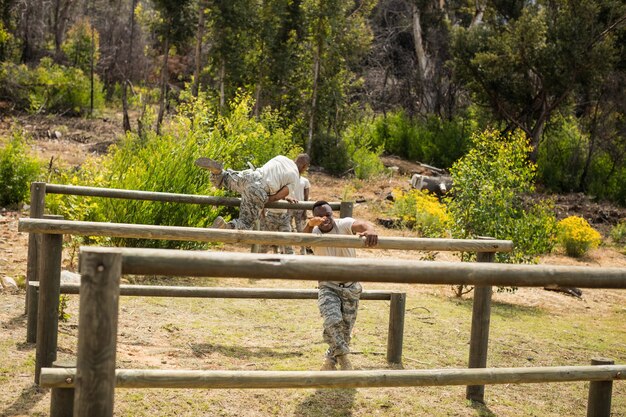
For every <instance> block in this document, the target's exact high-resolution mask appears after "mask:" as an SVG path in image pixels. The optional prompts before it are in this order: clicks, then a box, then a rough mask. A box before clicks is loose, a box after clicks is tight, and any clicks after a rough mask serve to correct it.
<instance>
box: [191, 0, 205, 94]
mask: <svg viewBox="0 0 626 417" xmlns="http://www.w3.org/2000/svg"><path fill="white" fill-rule="evenodd" d="M198 9H199V10H198V30H197V31H196V51H195V69H194V71H193V84H192V85H191V94H192V95H193V96H194V97H198V91H200V71H201V70H202V62H201V61H202V38H203V36H204V12H205V10H206V2H205V1H204V0H201V1H200V4H199V6H198Z"/></svg>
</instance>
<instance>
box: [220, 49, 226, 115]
mask: <svg viewBox="0 0 626 417" xmlns="http://www.w3.org/2000/svg"><path fill="white" fill-rule="evenodd" d="M225 78H226V62H225V61H224V60H222V66H221V67H220V108H224V105H225V104H226V97H225V93H224V83H225V82H226V80H225Z"/></svg>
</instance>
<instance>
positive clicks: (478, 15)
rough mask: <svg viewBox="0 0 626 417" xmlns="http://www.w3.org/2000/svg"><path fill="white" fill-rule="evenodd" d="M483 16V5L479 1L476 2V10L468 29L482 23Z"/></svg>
mask: <svg viewBox="0 0 626 417" xmlns="http://www.w3.org/2000/svg"><path fill="white" fill-rule="evenodd" d="M484 15H485V4H484V3H483V2H482V1H481V0H476V9H475V10H474V17H473V18H472V22H471V23H470V25H469V27H470V29H471V28H473V27H474V26H478V25H480V24H481V23H482V22H483V16H484Z"/></svg>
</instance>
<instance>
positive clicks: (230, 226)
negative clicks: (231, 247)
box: [211, 216, 234, 229]
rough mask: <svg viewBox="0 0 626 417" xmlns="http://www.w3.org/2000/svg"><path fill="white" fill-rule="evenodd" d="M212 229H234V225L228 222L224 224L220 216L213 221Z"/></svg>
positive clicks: (224, 221)
mask: <svg viewBox="0 0 626 417" xmlns="http://www.w3.org/2000/svg"><path fill="white" fill-rule="evenodd" d="M211 227H212V228H213V229H234V225H233V224H232V223H230V222H228V223H227V222H226V220H224V218H223V217H222V216H217V217H216V218H215V220H214V221H213V226H211Z"/></svg>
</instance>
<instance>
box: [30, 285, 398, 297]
mask: <svg viewBox="0 0 626 417" xmlns="http://www.w3.org/2000/svg"><path fill="white" fill-rule="evenodd" d="M29 285H30V286H33V287H38V286H39V283H38V282H33V283H30V284H29ZM79 293H80V284H61V294H79ZM317 294H318V290H316V289H297V288H293V289H292V288H231V287H228V288H227V287H185V286H165V285H163V286H161V285H129V284H122V285H120V295H124V296H139V297H187V298H243V299H257V298H258V299H268V300H317ZM395 294H404V293H402V292H399V291H382V290H367V291H363V292H362V293H361V300H390V299H391V297H392V295H395Z"/></svg>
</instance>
